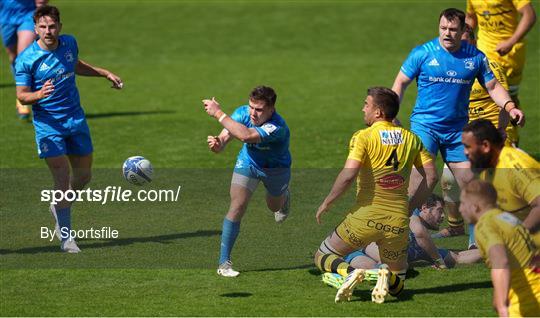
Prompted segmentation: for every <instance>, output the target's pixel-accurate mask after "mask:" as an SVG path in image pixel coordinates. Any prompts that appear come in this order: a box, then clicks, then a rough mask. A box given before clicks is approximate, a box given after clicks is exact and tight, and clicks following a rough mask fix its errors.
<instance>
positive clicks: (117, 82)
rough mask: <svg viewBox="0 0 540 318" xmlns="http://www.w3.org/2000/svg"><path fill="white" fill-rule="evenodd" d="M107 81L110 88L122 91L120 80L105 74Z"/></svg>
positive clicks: (122, 84) (110, 74)
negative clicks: (109, 83) (110, 84)
mask: <svg viewBox="0 0 540 318" xmlns="http://www.w3.org/2000/svg"><path fill="white" fill-rule="evenodd" d="M107 79H108V80H109V81H110V82H111V83H112V86H111V88H116V89H122V87H124V82H122V79H120V77H118V76H117V75H115V74H113V73H109V74H107Z"/></svg>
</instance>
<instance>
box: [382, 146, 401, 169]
mask: <svg viewBox="0 0 540 318" xmlns="http://www.w3.org/2000/svg"><path fill="white" fill-rule="evenodd" d="M384 165H385V166H386V167H389V166H392V167H393V169H394V171H397V170H398V167H399V161H398V157H397V148H394V150H392V153H391V154H390V157H388V160H386V163H385V164H384Z"/></svg>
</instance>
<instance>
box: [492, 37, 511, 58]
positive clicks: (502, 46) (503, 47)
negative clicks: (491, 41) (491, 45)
mask: <svg viewBox="0 0 540 318" xmlns="http://www.w3.org/2000/svg"><path fill="white" fill-rule="evenodd" d="M512 47H514V42H512V41H511V40H506V41H502V42H500V43H499V44H497V47H495V51H496V52H497V53H498V54H499V55H500V56H505V55H506V54H508V53H509V52H510V51H511V50H512Z"/></svg>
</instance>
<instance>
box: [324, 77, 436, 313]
mask: <svg viewBox="0 0 540 318" xmlns="http://www.w3.org/2000/svg"><path fill="white" fill-rule="evenodd" d="M398 111H399V97H398V95H397V94H396V93H395V92H393V91H392V90H390V89H389V88H385V87H371V88H369V89H368V91H367V97H366V99H365V101H364V108H363V112H364V121H365V123H366V125H367V126H368V128H367V129H362V130H359V131H357V132H356V133H354V135H353V136H352V138H351V141H350V144H349V155H348V157H347V161H346V162H345V167H344V168H343V170H342V171H341V172H340V174H339V175H338V177H337V179H336V181H335V182H334V185H333V187H332V189H331V191H330V193H329V194H328V196H327V197H326V198H325V199H324V201H323V202H322V204H321V205H320V207H319V208H318V210H317V213H316V219H317V222H318V223H321V217H322V215H323V214H324V213H326V212H328V210H329V208H330V206H331V205H332V203H334V202H335V201H336V200H337V199H338V198H339V197H340V196H341V195H342V194H343V193H345V191H346V190H347V189H348V188H349V186H350V185H351V184H352V183H353V182H354V181H355V180H357V192H356V203H355V204H354V206H352V207H351V208H350V210H349V213H348V215H347V216H346V217H345V219H344V220H343V222H342V223H341V224H339V225H338V226H337V227H336V229H335V230H334V231H333V232H332V233H331V234H330V235H329V236H328V237H327V238H326V239H325V240H324V241H323V242H322V243H321V245H320V247H319V249H318V250H317V252H316V253H315V257H314V261H315V264H316V266H317V267H318V268H319V269H320V270H321V271H323V272H333V273H338V274H340V275H342V276H344V277H345V276H346V279H345V282H344V283H343V285H342V286H341V288H340V289H339V290H338V292H337V294H336V297H335V301H336V302H341V301H348V300H350V299H351V295H352V292H353V290H354V288H355V286H356V285H357V284H358V283H359V282H360V281H362V279H363V278H364V274H365V272H364V270H362V269H354V268H353V267H352V266H351V265H350V264H349V263H347V262H346V261H345V260H343V258H342V257H343V256H345V255H347V254H349V253H351V252H353V251H356V250H358V249H362V248H365V247H366V246H367V245H368V244H369V243H371V242H376V243H377V245H378V246H379V247H380V257H381V260H382V262H383V263H384V265H383V266H382V268H381V270H379V277H378V280H377V285H376V287H375V289H374V290H373V293H372V301H374V302H376V303H382V302H384V301H385V298H386V297H387V295H388V293H390V294H391V295H394V296H397V295H398V294H399V293H400V292H401V291H402V290H403V281H404V279H405V273H406V270H407V245H408V241H407V237H408V233H409V202H408V201H409V198H408V195H407V188H408V184H409V175H410V173H411V169H412V167H413V165H414V166H415V167H416V168H417V169H418V171H419V173H421V174H423V175H424V177H425V178H426V183H427V187H428V188H429V189H430V190H432V187H433V185H434V184H435V180H436V174H435V166H434V163H433V160H432V158H431V156H430V155H429V153H427V152H426V151H425V150H424V148H423V146H422V142H421V141H420V139H419V138H418V137H417V136H416V135H414V134H413V133H411V132H410V131H408V130H406V129H404V128H402V127H399V126H396V125H394V124H393V123H392V121H393V119H394V118H395V117H396V115H397V113H398ZM421 195H422V193H420V192H419V191H417V192H415V193H413V195H412V197H411V198H410V201H411V202H415V201H416V200H418V197H419V196H421ZM420 202H421V201H420ZM411 205H412V204H411Z"/></svg>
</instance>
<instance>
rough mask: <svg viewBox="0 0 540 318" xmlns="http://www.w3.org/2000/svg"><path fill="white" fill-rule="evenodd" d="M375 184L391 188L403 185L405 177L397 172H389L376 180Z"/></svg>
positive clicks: (386, 188)
mask: <svg viewBox="0 0 540 318" xmlns="http://www.w3.org/2000/svg"><path fill="white" fill-rule="evenodd" d="M377 184H378V185H379V186H380V187H381V188H383V189H385V190H393V189H397V188H400V187H401V186H403V185H404V184H405V178H403V177H402V176H400V175H399V174H389V175H387V176H384V177H382V178H380V179H379V180H377Z"/></svg>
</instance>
